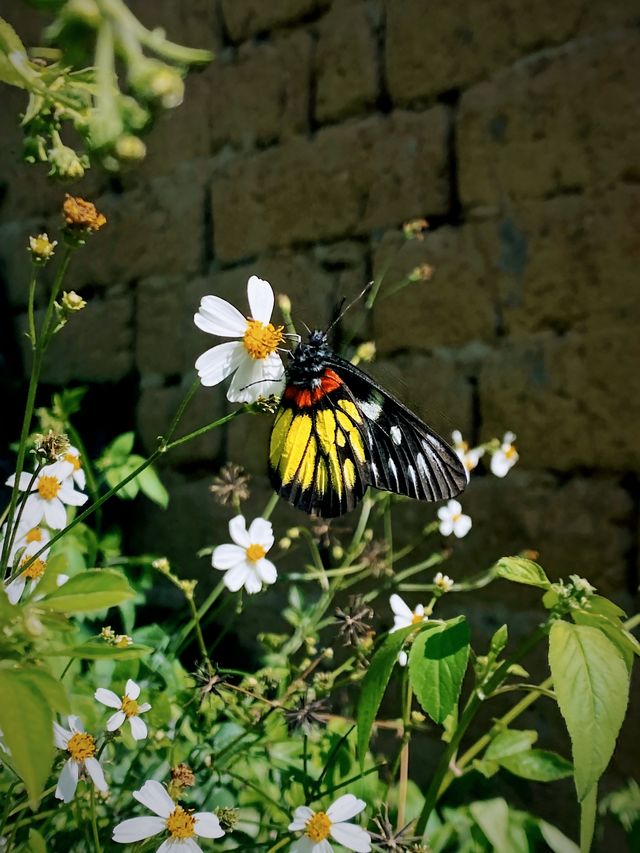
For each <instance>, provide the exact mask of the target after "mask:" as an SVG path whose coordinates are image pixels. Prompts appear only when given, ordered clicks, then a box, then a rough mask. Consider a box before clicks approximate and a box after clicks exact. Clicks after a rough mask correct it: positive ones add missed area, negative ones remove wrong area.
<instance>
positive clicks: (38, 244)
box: [28, 232, 58, 266]
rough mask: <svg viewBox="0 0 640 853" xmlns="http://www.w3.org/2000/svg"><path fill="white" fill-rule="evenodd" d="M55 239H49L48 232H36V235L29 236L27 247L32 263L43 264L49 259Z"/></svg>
mask: <svg viewBox="0 0 640 853" xmlns="http://www.w3.org/2000/svg"><path fill="white" fill-rule="evenodd" d="M57 245H58V241H57V240H50V239H49V236H48V234H47V233H46V232H45V233H43V234H38V235H37V236H36V237H29V248H28V251H29V252H31V257H32V259H33V262H34V264H38V265H42V266H43V265H44V264H46V263H47V261H48V260H50V259H51V258H52V257H53V255H54V253H55V249H56V246H57Z"/></svg>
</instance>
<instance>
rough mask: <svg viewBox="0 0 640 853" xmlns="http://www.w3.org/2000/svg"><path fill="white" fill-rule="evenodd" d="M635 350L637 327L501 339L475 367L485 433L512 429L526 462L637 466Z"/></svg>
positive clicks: (555, 466) (639, 422)
mask: <svg viewBox="0 0 640 853" xmlns="http://www.w3.org/2000/svg"><path fill="white" fill-rule="evenodd" d="M639 357H640V342H639V340H638V336H637V332H636V329H635V327H632V328H630V329H629V330H625V329H624V328H620V327H616V326H610V327H608V328H599V329H596V330H593V331H589V332H585V333H579V332H570V333H568V334H566V335H564V336H562V337H558V336H556V335H554V334H552V333H541V334H538V335H532V336H531V337H529V338H526V339H524V340H519V341H505V343H504V345H503V346H501V347H500V348H498V349H496V350H495V351H494V352H492V353H491V354H490V356H488V357H487V358H486V360H485V362H484V365H483V368H482V372H481V375H480V400H481V411H482V429H483V434H484V436H485V438H486V437H490V436H491V435H495V434H498V433H501V432H502V431H503V430H505V429H511V430H513V431H514V432H515V433H517V435H518V445H519V450H520V455H521V457H522V466H523V467H526V468H548V469H550V470H556V471H570V470H572V469H574V468H576V467H581V466H585V467H588V468H590V469H598V470H602V469H604V470H607V469H608V470H611V471H625V470H629V469H631V470H635V471H637V470H639V469H640V448H639V447H638V442H637V441H636V435H637V433H638V430H639V429H640V402H639V401H640V374H638V372H637V371H635V370H629V365H630V364H637V361H638V358H639Z"/></svg>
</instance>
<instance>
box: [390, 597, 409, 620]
mask: <svg viewBox="0 0 640 853" xmlns="http://www.w3.org/2000/svg"><path fill="white" fill-rule="evenodd" d="M389 604H390V605H391V610H392V611H393V612H394V613H395V615H396V616H400V617H401V618H402V619H408V620H409V623H411V620H412V619H413V610H411V608H410V607H409V605H408V604H406V603H405V602H404V601H403V600H402V598H400V596H399V595H397V594H396V593H394V594H393V595H392V596H391V598H390V599H389Z"/></svg>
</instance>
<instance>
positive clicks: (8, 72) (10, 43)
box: [0, 18, 27, 89]
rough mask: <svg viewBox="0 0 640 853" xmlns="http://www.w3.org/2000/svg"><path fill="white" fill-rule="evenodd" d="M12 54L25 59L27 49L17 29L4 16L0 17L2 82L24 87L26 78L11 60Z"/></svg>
mask: <svg viewBox="0 0 640 853" xmlns="http://www.w3.org/2000/svg"><path fill="white" fill-rule="evenodd" d="M11 54H14V55H16V54H17V55H20V56H21V57H22V58H23V59H26V57H27V51H26V50H25V47H24V45H23V44H22V41H21V40H20V37H19V36H18V34H17V33H16V31H15V30H14V29H13V27H12V26H11V24H9V23H8V22H7V21H5V19H4V18H0V82H2V83H8V84H9V85H10V86H19V87H20V88H21V89H24V85H25V84H24V79H23V78H22V76H21V75H20V74H19V73H18V72H17V71H16V69H15V68H14V66H13V64H12V63H11V61H10V60H9V56H10V55H11Z"/></svg>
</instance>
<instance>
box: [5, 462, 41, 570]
mask: <svg viewBox="0 0 640 853" xmlns="http://www.w3.org/2000/svg"><path fill="white" fill-rule="evenodd" d="M43 466H44V462H43V461H42V460H40V461H38V464H37V465H36V469H35V471H34V472H33V474H32V475H31V479H30V480H29V485H28V486H27V488H26V491H25V494H24V500H23V501H22V503H21V504H20V506H19V507H18V513H17V515H16V517H15V520H14V523H13V526H12V527H11V532H10V533H9V530H8V529H7V536H8V537H9V554H8V557H7V560H10V559H11V551H12V549H13V546H14V543H15V541H16V536H17V535H18V530H19V529H20V521H21V520H22V514H23V513H24V508H25V506H26V503H27V498H28V497H29V495H30V494H31V490H32V489H33V484H34V483H35V481H36V480H37V479H38V474H39V473H40V471H41V470H42V468H43ZM8 568H10V569H13V566H10V567H8Z"/></svg>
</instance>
